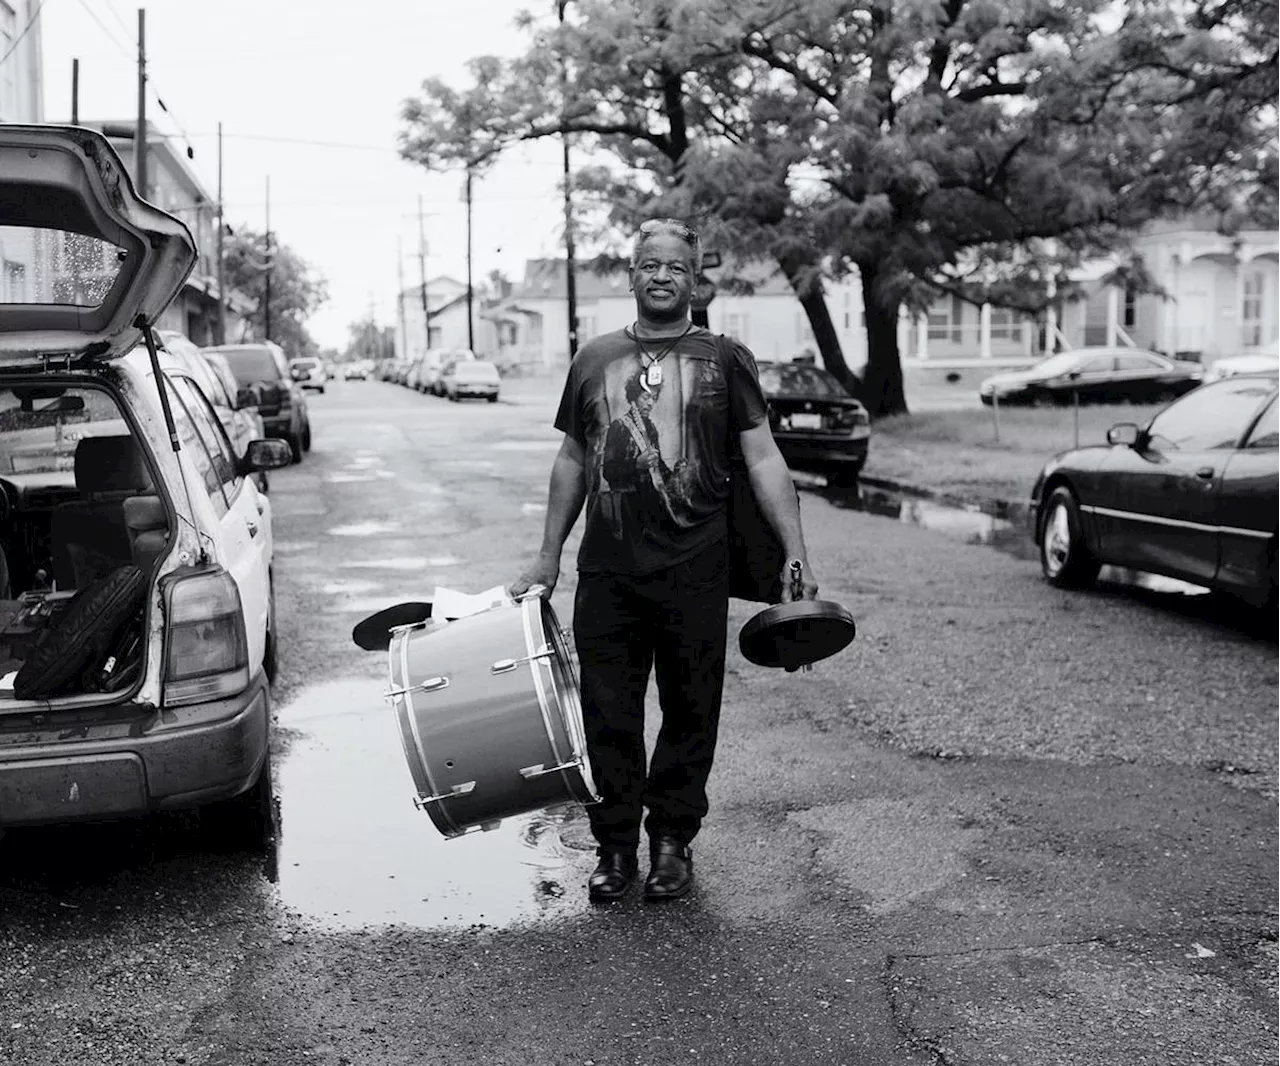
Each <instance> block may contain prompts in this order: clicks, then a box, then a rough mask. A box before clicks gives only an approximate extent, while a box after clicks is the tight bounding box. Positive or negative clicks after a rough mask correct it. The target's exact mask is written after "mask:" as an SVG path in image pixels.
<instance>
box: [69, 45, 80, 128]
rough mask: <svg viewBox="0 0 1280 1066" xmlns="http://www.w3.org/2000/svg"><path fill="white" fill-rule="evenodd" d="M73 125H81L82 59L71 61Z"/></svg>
mask: <svg viewBox="0 0 1280 1066" xmlns="http://www.w3.org/2000/svg"><path fill="white" fill-rule="evenodd" d="M71 125H73V126H78V125H80V60H78V59H73V60H72V61H71Z"/></svg>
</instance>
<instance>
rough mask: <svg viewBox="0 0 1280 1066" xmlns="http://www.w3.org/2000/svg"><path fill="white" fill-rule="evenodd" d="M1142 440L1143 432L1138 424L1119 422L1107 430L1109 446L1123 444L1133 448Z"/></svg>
mask: <svg viewBox="0 0 1280 1066" xmlns="http://www.w3.org/2000/svg"><path fill="white" fill-rule="evenodd" d="M1141 438H1142V430H1141V429H1140V428H1138V424H1137V423H1136V422H1118V423H1116V424H1115V425H1114V426H1112V427H1111V428H1110V429H1109V430H1107V443H1108V444H1123V445H1124V446H1125V447H1127V448H1132V447H1133V446H1134V445H1136V444H1137V443H1138V441H1139V440H1140V439H1141Z"/></svg>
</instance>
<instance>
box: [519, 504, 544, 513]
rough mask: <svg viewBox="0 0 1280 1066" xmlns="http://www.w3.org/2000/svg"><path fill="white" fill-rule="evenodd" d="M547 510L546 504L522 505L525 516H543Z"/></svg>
mask: <svg viewBox="0 0 1280 1066" xmlns="http://www.w3.org/2000/svg"><path fill="white" fill-rule="evenodd" d="M546 509H547V505H546V504H545V503H522V504H521V505H520V510H521V512H522V513H523V514H541V513H542V512H543V511H545V510H546Z"/></svg>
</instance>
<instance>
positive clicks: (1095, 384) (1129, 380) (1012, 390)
mask: <svg viewBox="0 0 1280 1066" xmlns="http://www.w3.org/2000/svg"><path fill="white" fill-rule="evenodd" d="M1203 379H1204V367H1202V366H1201V365H1200V364H1199V363H1192V362H1188V361H1186V360H1181V359H1166V358H1165V357H1164V356H1163V355H1158V354H1156V353H1155V352H1147V351H1143V350H1142V349H1140V348H1077V349H1076V350H1074V351H1070V352H1059V353H1058V354H1057V355H1051V356H1049V357H1048V358H1046V359H1041V360H1040V361H1039V362H1038V363H1036V364H1035V365H1034V366H1029V367H1026V368H1024V369H1022V370H1010V371H1008V372H1007V373H1003V374H993V375H992V376H991V377H989V378H987V379H986V380H985V381H983V382H982V384H981V385H979V386H978V396H979V397H980V398H981V400H982V402H983V403H985V404H986V405H987V406H990V405H991V404H992V402H993V401H994V400H999V401H1000V402H1001V403H1007V404H1036V403H1057V404H1068V403H1071V397H1072V393H1079V395H1080V402H1081V403H1126V402H1127V403H1159V402H1160V401H1161V400H1172V399H1174V398H1175V397H1177V396H1182V395H1183V394H1184V393H1188V392H1190V391H1191V390H1192V389H1194V388H1196V387H1197V386H1198V385H1200V383H1201V382H1202V381H1203Z"/></svg>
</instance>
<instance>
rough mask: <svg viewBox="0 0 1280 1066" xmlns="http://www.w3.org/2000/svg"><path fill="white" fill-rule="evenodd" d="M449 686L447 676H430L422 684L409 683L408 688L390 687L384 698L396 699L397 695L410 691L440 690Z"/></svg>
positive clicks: (405, 694)
mask: <svg viewBox="0 0 1280 1066" xmlns="http://www.w3.org/2000/svg"><path fill="white" fill-rule="evenodd" d="M448 687H449V679H448V678H447V677H429V678H427V679H426V680H425V681H423V682H422V683H421V684H417V685H409V686H407V687H406V688H389V689H387V690H386V691H385V692H384V693H383V694H382V696H383V698H384V699H394V698H396V697H397V696H407V695H408V694H409V693H410V692H439V691H440V690H441V689H442V688H448Z"/></svg>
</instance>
